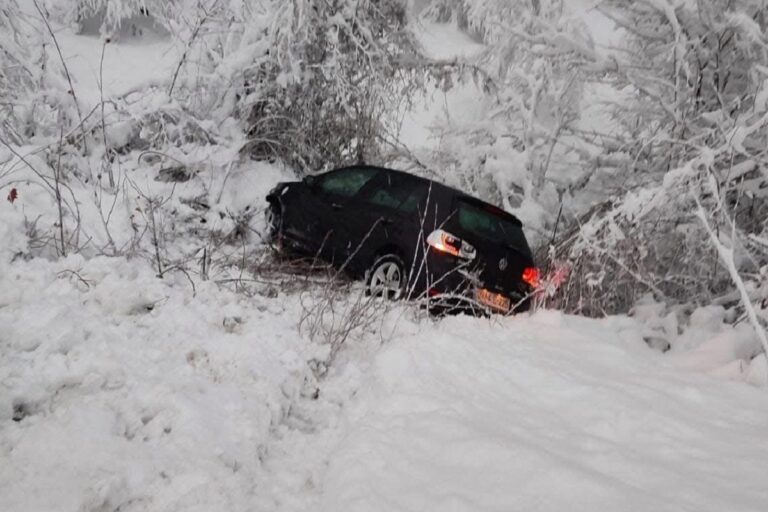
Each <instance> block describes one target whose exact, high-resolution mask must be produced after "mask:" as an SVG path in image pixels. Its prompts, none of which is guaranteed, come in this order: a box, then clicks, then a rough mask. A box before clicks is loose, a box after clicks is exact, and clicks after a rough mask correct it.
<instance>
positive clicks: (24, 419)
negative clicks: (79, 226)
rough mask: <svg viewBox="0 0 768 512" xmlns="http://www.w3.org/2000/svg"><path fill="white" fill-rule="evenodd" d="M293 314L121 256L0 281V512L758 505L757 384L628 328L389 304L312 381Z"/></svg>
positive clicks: (762, 415)
mask: <svg viewBox="0 0 768 512" xmlns="http://www.w3.org/2000/svg"><path fill="white" fill-rule="evenodd" d="M300 313H301V307H300V301H298V300H297V299H296V297H295V296H291V295H290V294H288V295H280V296H279V297H277V298H267V297H262V296H259V295H254V296H253V297H246V296H244V295H242V294H236V293H233V292H231V291H228V290H225V289H221V288H218V287H217V286H215V285H213V284H211V283H210V282H196V293H195V294H194V295H193V293H192V290H191V287H190V285H189V282H188V281H187V280H186V279H185V278H184V277H183V276H182V275H178V276H176V277H173V276H170V275H169V276H167V277H166V278H165V279H163V280H160V279H157V278H156V277H155V276H154V274H153V271H152V270H151V268H150V266H149V265H148V264H147V263H145V262H143V261H141V260H125V259H122V258H106V257H100V258H93V259H90V260H84V259H82V258H80V257H77V256H70V257H68V258H65V259H60V260H58V261H55V262H48V261H44V260H40V259H36V260H32V261H29V262H20V261H17V262H14V263H13V264H10V265H5V266H4V267H3V268H2V273H1V274H0V325H2V326H3V329H2V330H1V331H0V383H1V384H0V510H9V511H62V512H64V511H66V512H69V511H72V512H75V511H82V510H88V511H92V510H118V509H119V510H121V511H128V512H132V511H176V510H178V511H181V510H184V511H190V510H192V511H220V510H231V511H240V510H243V511H245V510H275V511H278V510H279V511H283V510H285V511H309V510H326V511H339V510H345V511H379V510H381V511H385V510H386V511H412V510H452V511H465V510H466V511H478V510H482V511H492V510H563V509H568V510H595V509H605V510H616V511H623V510H627V511H629V510H649V509H654V510H712V511H716V510H740V511H748V510H755V511H758V510H764V507H765V503H766V501H767V500H768V488H766V486H765V485H764V474H765V462H766V461H768V437H767V436H766V435H765V432H766V429H768V395H766V394H765V389H764V388H763V389H761V388H758V387H753V386H750V385H748V384H746V383H744V382H731V381H729V380H726V379H723V378H721V377H719V376H717V375H710V374H704V373H700V372H693V371H691V370H686V369H682V368H680V367H679V365H676V364H673V362H672V361H671V360H669V359H667V357H666V356H665V355H663V354H661V353H660V352H657V351H654V350H651V349H650V348H648V346H647V345H646V343H645V342H644V341H643V339H642V336H641V334H640V330H639V327H638V325H637V324H636V323H635V322H634V321H633V320H631V319H628V318H620V317H617V318H611V319H606V320H588V319H581V318H576V317H568V316H566V315H562V314H560V313H557V312H547V311H543V312H539V313H536V314H533V315H521V316H518V317H515V318H507V319H503V320H498V319H492V320H488V319H478V318H469V317H463V316H462V317H454V318H447V319H444V320H441V321H431V320H426V319H424V320H421V321H416V319H417V318H418V317H417V316H416V315H414V314H412V312H410V311H409V310H408V309H407V308H405V309H400V310H395V312H394V313H393V314H389V315H387V316H385V317H384V318H383V319H382V322H381V324H379V326H378V327H377V328H376V329H374V330H373V331H371V332H369V333H368V334H367V335H365V336H363V337H362V338H361V339H359V340H357V341H354V342H350V345H349V347H348V348H347V349H346V350H344V351H343V352H342V354H341V356H340V357H339V358H338V359H337V361H336V362H335V363H334V365H333V366H332V367H331V371H330V372H329V374H328V376H327V377H326V378H324V379H321V380H320V381H316V380H315V378H314V376H313V373H312V372H311V370H310V369H309V362H310V361H311V360H313V359H315V360H323V358H324V357H326V356H327V347H325V346H322V345H319V344H317V343H314V342H312V341H310V340H309V339H308V338H307V337H306V336H305V335H304V334H302V332H301V331H300V330H298V329H297V324H298V319H299V314H300ZM761 362H762V363H763V364H764V361H761ZM316 391H318V393H319V394H318V395H315V392H316ZM15 420H18V421H15Z"/></svg>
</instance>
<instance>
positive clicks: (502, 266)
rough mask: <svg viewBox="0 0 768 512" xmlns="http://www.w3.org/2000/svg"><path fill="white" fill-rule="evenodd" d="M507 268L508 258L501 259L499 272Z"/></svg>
mask: <svg viewBox="0 0 768 512" xmlns="http://www.w3.org/2000/svg"><path fill="white" fill-rule="evenodd" d="M506 268H507V258H501V259H500V260H499V270H504V269H506Z"/></svg>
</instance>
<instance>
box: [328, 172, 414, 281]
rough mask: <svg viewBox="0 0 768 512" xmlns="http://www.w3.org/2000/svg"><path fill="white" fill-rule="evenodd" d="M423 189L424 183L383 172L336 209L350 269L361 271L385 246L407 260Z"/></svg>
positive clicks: (412, 243) (401, 175)
mask: <svg viewBox="0 0 768 512" xmlns="http://www.w3.org/2000/svg"><path fill="white" fill-rule="evenodd" d="M427 189H428V182H425V181H424V180H420V179H418V178H415V177H413V176H409V175H407V174H405V173H400V172H394V171H388V170H384V169H383V170H381V172H380V173H379V174H378V175H377V176H376V177H375V178H374V179H372V180H371V181H369V182H368V183H367V184H366V185H365V186H364V187H363V188H362V189H361V190H360V192H359V193H358V194H356V195H355V196H354V197H352V198H351V199H350V200H349V202H348V203H347V205H346V207H345V208H342V209H340V210H339V212H338V216H339V221H338V222H339V225H340V226H343V230H342V231H340V236H342V237H344V238H343V243H344V255H345V258H346V260H347V261H348V263H349V265H350V267H351V269H352V270H365V267H366V266H367V265H368V264H370V262H371V261H372V259H373V257H374V255H375V253H376V252H377V251H379V250H380V249H382V248H384V247H387V246H393V247H395V248H397V249H398V250H399V252H400V253H401V256H403V258H404V259H406V260H407V259H408V257H409V256H410V255H409V252H410V249H411V248H412V247H413V248H415V247H416V244H417V242H418V234H419V231H418V211H419V206H420V205H421V206H422V208H423V205H422V204H421V203H422V202H423V199H424V197H425V196H426V194H427ZM345 210H346V211H345Z"/></svg>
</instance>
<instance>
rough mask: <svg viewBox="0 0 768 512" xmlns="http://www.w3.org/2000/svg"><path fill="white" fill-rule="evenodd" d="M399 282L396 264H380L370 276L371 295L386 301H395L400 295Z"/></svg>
mask: <svg viewBox="0 0 768 512" xmlns="http://www.w3.org/2000/svg"><path fill="white" fill-rule="evenodd" d="M401 281H402V276H401V275H400V267H399V266H398V265H397V263H395V262H392V261H389V262H386V263H382V264H381V265H379V266H378V267H376V269H375V270H374V271H373V274H372V275H371V285H370V287H371V293H373V294H374V295H381V296H382V297H384V298H386V299H391V300H397V299H399V298H400V295H401V294H402V286H401Z"/></svg>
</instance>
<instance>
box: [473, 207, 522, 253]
mask: <svg viewBox="0 0 768 512" xmlns="http://www.w3.org/2000/svg"><path fill="white" fill-rule="evenodd" d="M458 216H459V225H460V226H461V227H462V229H465V230H467V231H468V232H470V233H472V234H475V235H478V236H480V237H482V238H485V239H486V240H490V241H492V242H496V243H500V244H502V245H505V246H507V247H511V248H513V249H516V250H518V251H520V252H522V253H523V254H526V255H530V254H531V249H530V248H529V247H528V242H527V241H526V239H525V235H524V234H523V228H522V226H521V225H520V222H519V221H517V220H516V219H515V218H514V217H512V216H510V215H509V214H507V213H505V212H504V211H502V210H499V209H498V208H496V207H494V206H491V205H485V204H483V203H478V204H475V203H474V201H471V200H468V199H459V202H458Z"/></svg>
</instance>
